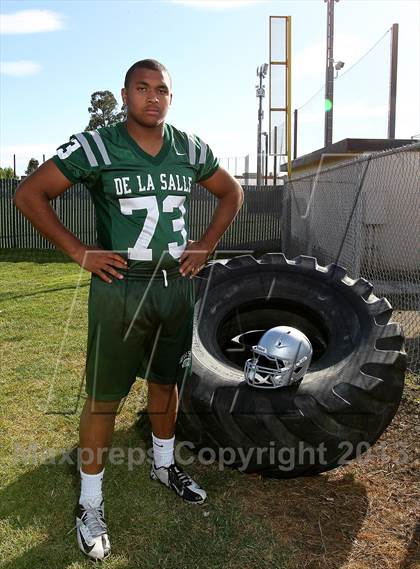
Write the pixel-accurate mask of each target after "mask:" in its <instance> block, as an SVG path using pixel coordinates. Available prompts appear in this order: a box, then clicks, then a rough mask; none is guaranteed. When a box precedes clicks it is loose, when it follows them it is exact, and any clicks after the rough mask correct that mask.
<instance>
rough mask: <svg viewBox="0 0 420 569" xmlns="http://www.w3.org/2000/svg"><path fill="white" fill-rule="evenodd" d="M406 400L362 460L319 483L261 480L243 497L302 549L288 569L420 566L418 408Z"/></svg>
mask: <svg viewBox="0 0 420 569" xmlns="http://www.w3.org/2000/svg"><path fill="white" fill-rule="evenodd" d="M406 390H407V391H408V392H410V387H408V386H407V387H406ZM407 395H408V397H405V398H404V399H403V401H402V403H401V405H400V408H399V410H398V413H397V415H396V416H395V418H394V420H393V422H392V423H391V425H390V426H389V427H388V429H387V430H386V432H385V433H384V434H383V435H382V436H381V438H380V439H379V441H377V443H376V444H375V445H374V446H373V448H372V449H370V450H369V451H368V452H367V453H365V454H364V455H362V456H361V457H360V458H359V459H357V460H354V461H352V462H351V463H349V464H348V465H345V466H342V467H340V468H338V469H335V470H332V471H330V472H326V473H324V474H321V475H319V476H315V477H308V478H297V479H292V480H272V479H264V478H262V477H261V476H259V475H255V485H253V487H252V491H250V493H249V495H246V496H238V497H239V498H240V499H241V498H242V504H243V508H244V510H245V511H246V512H248V513H251V512H252V515H254V516H255V515H257V516H261V517H262V518H264V519H265V520H266V521H268V522H269V523H270V525H271V527H272V530H273V532H274V533H275V534H276V535H278V537H279V539H281V540H282V541H284V542H285V543H287V544H288V545H290V546H292V547H293V546H296V555H295V557H294V559H293V563H292V565H291V566H290V569H318V568H322V569H336V568H337V569H338V568H340V569H415V568H416V569H419V568H420V526H419V525H418V523H417V525H416V520H417V521H418V520H419V514H420V492H419V484H418V483H419V466H420V461H419V446H420V443H419V441H420V405H419V404H418V403H416V402H415V401H413V399H412V397H411V396H412V394H411V393H407Z"/></svg>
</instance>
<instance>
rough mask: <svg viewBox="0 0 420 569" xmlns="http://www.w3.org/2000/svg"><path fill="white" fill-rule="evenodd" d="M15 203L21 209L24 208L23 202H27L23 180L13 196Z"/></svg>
mask: <svg viewBox="0 0 420 569" xmlns="http://www.w3.org/2000/svg"><path fill="white" fill-rule="evenodd" d="M13 203H14V205H15V207H17V209H19V210H21V209H22V207H23V204H24V203H25V190H24V188H23V182H21V183H20V184H19V186H18V187H17V188H16V191H15V194H14V196H13Z"/></svg>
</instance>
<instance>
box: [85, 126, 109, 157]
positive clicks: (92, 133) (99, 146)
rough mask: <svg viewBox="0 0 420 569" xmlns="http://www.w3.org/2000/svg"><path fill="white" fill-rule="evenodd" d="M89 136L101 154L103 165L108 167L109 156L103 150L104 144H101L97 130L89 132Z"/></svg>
mask: <svg viewBox="0 0 420 569" xmlns="http://www.w3.org/2000/svg"><path fill="white" fill-rule="evenodd" d="M90 134H91V135H92V138H93V140H94V141H95V142H96V146H97V147H98V149H99V152H100V153H101V156H102V159H103V161H104V162H105V165H106V166H109V165H110V164H111V160H110V159H109V155H108V152H107V150H106V148H105V144H104V143H103V140H102V138H101V135H100V134H99V132H98V131H97V130H92V131H90Z"/></svg>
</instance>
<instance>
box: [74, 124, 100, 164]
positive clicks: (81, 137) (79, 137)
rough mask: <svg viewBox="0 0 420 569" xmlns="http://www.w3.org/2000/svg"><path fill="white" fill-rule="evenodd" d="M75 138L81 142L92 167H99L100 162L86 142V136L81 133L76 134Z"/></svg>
mask: <svg viewBox="0 0 420 569" xmlns="http://www.w3.org/2000/svg"><path fill="white" fill-rule="evenodd" d="M74 137H75V138H76V139H77V140H78V141H79V142H80V144H81V145H82V148H83V150H84V151H85V154H86V158H87V159H88V160H89V164H90V165H91V166H98V161H97V160H96V158H95V155H94V153H93V152H92V150H91V148H90V146H89V142H88V141H87V140H86V137H85V136H84V134H82V133H81V132H79V134H75V135H74Z"/></svg>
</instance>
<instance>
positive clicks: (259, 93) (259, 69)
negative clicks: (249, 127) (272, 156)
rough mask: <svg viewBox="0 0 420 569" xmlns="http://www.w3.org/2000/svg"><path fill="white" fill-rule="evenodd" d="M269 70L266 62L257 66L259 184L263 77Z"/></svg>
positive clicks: (259, 183) (258, 172)
mask: <svg viewBox="0 0 420 569" xmlns="http://www.w3.org/2000/svg"><path fill="white" fill-rule="evenodd" d="M267 71H268V63H264V64H263V65H260V66H259V67H257V77H258V78H259V85H256V86H255V87H256V89H257V98H258V99H259V105H258V129H257V186H260V185H261V170H262V168H261V161H262V157H261V154H262V153H261V131H262V121H263V118H264V111H263V99H264V97H265V85H263V79H264V77H266V75H267Z"/></svg>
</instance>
